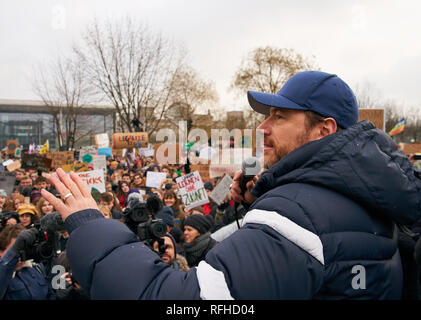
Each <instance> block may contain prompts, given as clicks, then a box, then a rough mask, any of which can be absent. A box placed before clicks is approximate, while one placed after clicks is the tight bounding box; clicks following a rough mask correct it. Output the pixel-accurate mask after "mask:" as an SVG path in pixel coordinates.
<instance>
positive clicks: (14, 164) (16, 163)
mask: <svg viewBox="0 0 421 320" xmlns="http://www.w3.org/2000/svg"><path fill="white" fill-rule="evenodd" d="M21 166H22V164H21V163H20V161H19V160H16V161H13V162H12V163H11V164H9V165H8V166H7V170H8V171H10V172H12V171H15V170H17V169H19V168H20V167H21Z"/></svg>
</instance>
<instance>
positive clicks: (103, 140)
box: [95, 133, 110, 148]
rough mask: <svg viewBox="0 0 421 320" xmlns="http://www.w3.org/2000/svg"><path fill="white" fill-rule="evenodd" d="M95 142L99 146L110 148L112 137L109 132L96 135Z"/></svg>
mask: <svg viewBox="0 0 421 320" xmlns="http://www.w3.org/2000/svg"><path fill="white" fill-rule="evenodd" d="M95 143H96V147H97V148H108V147H109V146H110V139H109V138H108V134H107V133H101V134H97V135H95Z"/></svg>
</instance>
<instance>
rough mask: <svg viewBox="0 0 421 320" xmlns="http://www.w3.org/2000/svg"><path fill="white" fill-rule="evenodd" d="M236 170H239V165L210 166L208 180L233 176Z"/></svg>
mask: <svg viewBox="0 0 421 320" xmlns="http://www.w3.org/2000/svg"><path fill="white" fill-rule="evenodd" d="M238 170H241V165H240V164H212V165H210V168H209V178H211V179H212V178H216V177H222V176H223V175H224V174H228V175H230V176H234V173H235V172H236V171H238Z"/></svg>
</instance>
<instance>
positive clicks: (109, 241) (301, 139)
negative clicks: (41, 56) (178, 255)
mask: <svg viewBox="0 0 421 320" xmlns="http://www.w3.org/2000/svg"><path fill="white" fill-rule="evenodd" d="M248 98H249V101H250V105H251V106H252V108H254V109H255V110H256V111H258V112H262V113H264V114H266V115H268V117H267V118H266V120H265V121H264V122H263V123H262V124H261V125H260V127H259V128H260V129H262V130H263V131H264V138H265V139H264V140H265V141H264V144H265V146H264V147H265V148H264V161H265V166H266V167H267V168H268V170H266V171H265V172H263V173H262V174H261V176H260V178H259V179H257V178H256V179H255V181H251V182H249V184H248V192H247V194H248V195H249V196H250V197H246V199H245V200H244V199H243V198H242V197H241V196H240V194H241V190H238V188H239V185H240V184H239V182H238V180H239V175H236V177H235V179H236V181H235V182H234V185H233V187H232V193H233V196H235V198H236V199H237V200H238V201H245V202H248V204H249V205H250V208H249V211H248V212H247V214H246V215H245V217H244V219H243V223H242V227H241V229H239V230H237V231H236V232H234V233H233V234H232V235H231V236H229V237H227V238H226V239H224V240H223V241H221V242H220V243H219V244H218V245H216V246H215V247H213V248H212V249H211V250H210V251H209V252H208V253H207V255H206V258H205V260H202V261H201V262H200V263H199V265H198V266H197V267H194V268H191V269H190V270H189V271H188V272H187V274H179V273H177V272H176V271H174V270H172V269H171V268H169V267H168V266H167V265H166V264H165V263H162V262H160V260H159V257H158V256H157V255H156V254H155V253H153V252H151V251H150V250H149V249H148V248H146V247H145V246H143V245H142V243H140V242H139V241H138V240H137V239H136V237H135V235H134V234H133V233H131V232H130V230H128V229H127V228H125V226H124V225H123V224H121V223H118V222H117V221H114V220H112V219H104V217H103V216H102V214H101V213H100V212H99V211H98V210H97V207H96V203H95V201H94V200H93V199H92V197H91V195H90V193H89V189H88V188H87V186H86V185H84V184H83V182H82V180H81V179H80V178H79V177H78V176H77V175H76V174H73V173H71V174H70V176H67V175H66V173H65V172H64V171H62V170H61V169H57V175H58V177H56V176H52V177H51V178H50V179H51V182H52V183H53V184H54V185H55V186H56V189H57V190H58V191H59V192H60V194H61V195H62V196H64V195H66V200H65V201H64V202H63V201H61V200H60V199H57V198H55V197H54V196H53V195H50V194H49V193H48V192H46V191H42V193H43V197H45V198H46V199H47V200H48V201H49V202H51V203H52V204H53V205H54V207H55V208H57V210H58V211H59V212H60V213H61V215H62V218H63V220H65V224H66V228H67V230H68V232H69V234H70V236H69V241H68V245H67V250H68V258H69V261H70V265H71V267H72V270H73V273H74V275H75V276H76V278H77V279H78V281H80V283H81V285H82V287H83V288H84V290H86V291H87V292H89V294H90V297H91V298H92V299H218V300H222V299H248V300H254V299H399V298H400V297H401V293H402V265H401V261H400V255H399V250H398V246H397V237H398V232H397V227H396V225H397V224H398V223H399V224H410V223H413V222H414V221H416V220H417V219H419V217H420V215H421V210H420V209H419V208H421V198H420V197H419V190H421V182H420V180H419V179H418V176H417V175H416V174H415V172H414V169H413V166H412V164H411V162H410V161H409V159H408V158H407V157H405V155H404V154H403V153H401V152H400V151H398V150H397V148H396V145H395V144H394V143H393V141H392V140H391V139H390V137H388V136H387V135H386V134H385V133H384V132H382V131H381V130H379V129H376V128H375V126H374V125H373V124H372V123H371V122H369V121H362V122H360V123H357V121H358V106H357V102H356V99H355V96H354V94H353V93H352V91H351V89H350V88H349V87H348V86H347V85H346V84H345V83H344V82H343V81H342V80H341V79H340V78H339V77H337V76H335V75H332V74H328V73H324V72H318V71H306V72H302V73H298V74H296V75H294V76H293V77H292V78H291V79H290V80H288V82H287V83H286V84H285V85H284V86H283V87H282V88H281V90H280V91H279V92H278V94H275V95H273V94H266V93H258V92H249V93H248ZM340 129H342V130H340ZM69 193H70V194H71V196H67V195H68V194H69ZM109 235H113V236H112V237H110V236H109ZM116 269H119V270H126V271H127V272H125V273H124V274H121V275H120V276H119V279H118V281H116V279H115V278H113V277H112V276H111V275H112V274H111V272H112V270H116Z"/></svg>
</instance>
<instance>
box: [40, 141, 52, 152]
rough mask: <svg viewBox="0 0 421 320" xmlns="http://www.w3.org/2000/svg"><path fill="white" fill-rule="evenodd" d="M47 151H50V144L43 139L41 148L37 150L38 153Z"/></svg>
mask: <svg viewBox="0 0 421 320" xmlns="http://www.w3.org/2000/svg"><path fill="white" fill-rule="evenodd" d="M48 151H50V145H49V144H48V140H47V141H45V143H44V145H43V146H42V148H41V150H40V151H39V154H45V153H47V152H48Z"/></svg>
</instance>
